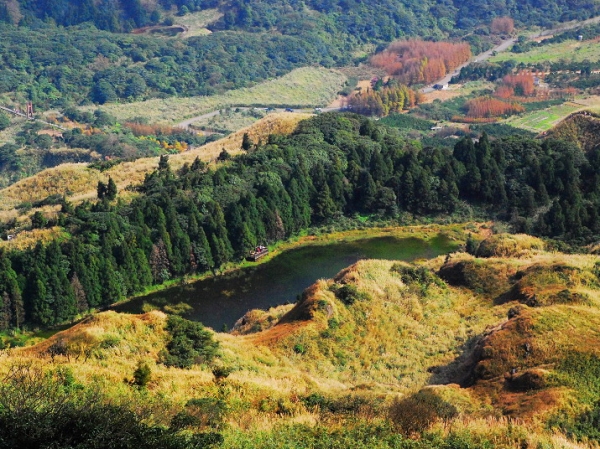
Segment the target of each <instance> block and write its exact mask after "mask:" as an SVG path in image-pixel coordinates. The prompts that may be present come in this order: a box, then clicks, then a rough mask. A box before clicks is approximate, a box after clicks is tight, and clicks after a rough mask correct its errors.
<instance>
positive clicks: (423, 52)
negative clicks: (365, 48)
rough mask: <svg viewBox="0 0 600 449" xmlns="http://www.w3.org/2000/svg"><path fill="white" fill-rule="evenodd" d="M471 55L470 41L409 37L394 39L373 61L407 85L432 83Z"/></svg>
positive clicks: (372, 62) (372, 58)
mask: <svg viewBox="0 0 600 449" xmlns="http://www.w3.org/2000/svg"><path fill="white" fill-rule="evenodd" d="M470 57H471V48H470V47H469V44H466V43H459V44H454V43H450V42H429V41H421V40H408V41H398V42H393V43H392V44H390V46H389V47H388V48H387V49H386V50H384V51H383V52H381V53H378V54H376V55H374V56H373V57H371V64H373V65H374V66H375V67H379V68H382V69H384V70H385V71H386V72H387V73H388V74H389V75H391V76H393V77H395V78H397V79H398V80H399V81H400V82H402V83H405V84H417V83H432V82H434V81H436V80H438V79H440V78H443V77H444V76H445V75H446V74H447V73H448V72H451V71H452V70H454V69H455V68H457V67H458V66H460V65H461V64H463V63H464V62H466V61H468V60H469V58H470Z"/></svg>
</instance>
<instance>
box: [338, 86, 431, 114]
mask: <svg viewBox="0 0 600 449" xmlns="http://www.w3.org/2000/svg"><path fill="white" fill-rule="evenodd" d="M419 101H420V94H419V93H418V92H415V91H414V90H412V89H410V88H408V87H407V86H405V85H400V86H391V87H384V88H383V89H380V90H375V89H371V90H369V91H367V92H360V93H358V94H355V95H353V96H351V97H350V98H349V99H348V108H350V109H352V110H353V111H354V112H357V113H358V114H363V115H376V116H378V117H382V116H387V115H389V114H391V113H394V112H402V111H403V110H404V109H408V108H412V107H414V106H416V105H417V104H418V103H419Z"/></svg>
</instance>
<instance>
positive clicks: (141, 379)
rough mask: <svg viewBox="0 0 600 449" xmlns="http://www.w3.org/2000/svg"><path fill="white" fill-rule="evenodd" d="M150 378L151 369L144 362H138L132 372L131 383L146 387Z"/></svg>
mask: <svg viewBox="0 0 600 449" xmlns="http://www.w3.org/2000/svg"><path fill="white" fill-rule="evenodd" d="M151 379H152V369H150V366H149V365H148V364H147V363H146V362H139V363H138V366H137V368H136V369H135V371H134V372H133V385H136V386H138V387H140V388H146V387H147V386H148V383H149V382H150V380H151Z"/></svg>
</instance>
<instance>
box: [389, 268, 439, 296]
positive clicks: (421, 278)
mask: <svg viewBox="0 0 600 449" xmlns="http://www.w3.org/2000/svg"><path fill="white" fill-rule="evenodd" d="M390 271H391V272H392V273H397V274H399V275H400V279H401V280H402V283H403V284H405V285H407V286H409V287H412V286H416V287H417V288H418V289H420V293H421V294H425V293H426V292H427V288H428V287H429V286H430V285H432V284H433V285H437V286H439V287H442V286H444V282H443V281H442V280H441V279H440V278H438V277H437V276H436V275H435V274H434V273H432V272H431V270H429V269H428V268H425V267H413V266H410V265H405V264H401V263H397V264H394V265H393V266H392V268H391V269H390ZM417 292H419V291H417Z"/></svg>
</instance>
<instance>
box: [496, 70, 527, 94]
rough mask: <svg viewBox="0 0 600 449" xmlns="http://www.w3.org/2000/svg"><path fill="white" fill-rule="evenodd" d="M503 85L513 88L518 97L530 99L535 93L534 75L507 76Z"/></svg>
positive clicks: (524, 73) (503, 80)
mask: <svg viewBox="0 0 600 449" xmlns="http://www.w3.org/2000/svg"><path fill="white" fill-rule="evenodd" d="M502 84H504V85H505V86H508V87H510V88H512V89H513V90H514V92H515V94H516V95H522V96H524V97H529V96H531V95H533V94H534V93H535V82H534V79H533V74H532V73H529V72H521V73H517V74H516V75H506V76H505V77H504V78H502Z"/></svg>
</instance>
